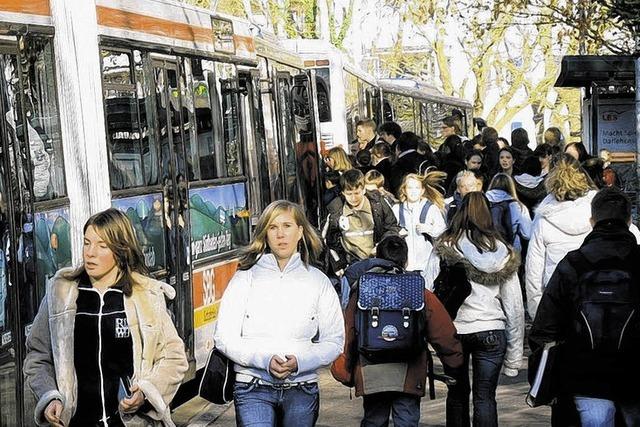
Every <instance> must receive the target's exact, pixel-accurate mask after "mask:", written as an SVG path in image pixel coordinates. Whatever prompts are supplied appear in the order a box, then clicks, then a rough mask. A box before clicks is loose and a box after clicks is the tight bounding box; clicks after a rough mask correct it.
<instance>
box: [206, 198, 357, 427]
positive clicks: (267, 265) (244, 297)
mask: <svg viewBox="0 0 640 427" xmlns="http://www.w3.org/2000/svg"><path fill="white" fill-rule="evenodd" d="M321 246H322V244H321V241H320V238H319V237H318V236H317V234H316V233H315V231H314V230H313V228H312V227H311V225H310V224H309V222H308V221H307V219H306V217H305V215H304V212H303V211H302V209H301V208H300V206H298V205H296V204H294V203H291V202H288V201H283V200H281V201H276V202H273V203H271V204H270V205H269V206H267V208H266V209H265V211H264V212H263V213H262V215H261V216H260V218H259V220H258V224H257V225H256V229H255V231H254V239H253V241H252V243H251V244H250V246H249V247H248V248H246V249H245V251H244V254H243V256H242V257H241V259H240V265H239V271H238V272H236V274H235V275H234V276H233V278H232V279H231V282H230V283H229V286H228V287H227V290H226V291H225V293H224V295H223V297H222V302H221V304H220V312H219V315H218V323H217V325H216V332H215V334H214V339H215V345H216V347H217V348H218V349H219V350H220V351H221V352H222V353H224V354H225V355H226V356H227V357H229V359H231V360H232V361H233V362H234V363H235V365H234V369H235V372H236V383H235V387H234V403H235V408H236V422H237V425H238V426H245V425H255V424H260V425H274V426H275V425H279V426H283V427H287V426H313V425H315V422H316V420H317V418H318V410H319V392H318V375H317V373H316V370H317V369H318V368H319V367H321V366H325V365H329V364H331V362H333V361H334V360H335V359H336V358H337V357H338V355H339V354H340V352H341V351H342V348H343V345H344V322H343V317H342V310H341V308H340V303H339V301H338V295H337V294H336V292H335V290H334V289H333V286H332V285H331V282H330V281H329V279H328V278H327V276H325V275H324V274H323V273H322V272H321V271H320V270H318V269H316V268H314V267H312V266H311V265H310V263H312V262H314V261H315V259H316V257H317V256H318V255H319V254H320V250H321Z"/></svg>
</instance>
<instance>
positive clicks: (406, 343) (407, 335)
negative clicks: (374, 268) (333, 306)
mask: <svg viewBox="0 0 640 427" xmlns="http://www.w3.org/2000/svg"><path fill="white" fill-rule="evenodd" d="M424 292H425V290H424V279H423V278H422V276H421V275H420V273H417V272H410V273H402V272H399V273H398V274H393V273H365V274H364V275H362V277H360V280H359V284H358V307H357V311H356V333H357V336H358V351H359V352H360V354H361V355H362V356H364V357H365V358H366V359H367V360H368V361H369V362H370V363H390V362H404V361H408V360H410V359H412V358H413V357H415V356H416V355H417V354H419V353H420V352H421V351H423V350H424V349H425V348H426V334H425V315H424V308H425V301H424Z"/></svg>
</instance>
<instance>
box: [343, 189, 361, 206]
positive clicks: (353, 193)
mask: <svg viewBox="0 0 640 427" xmlns="http://www.w3.org/2000/svg"><path fill="white" fill-rule="evenodd" d="M364 193H365V189H364V188H358V189H355V190H345V191H343V192H342V195H343V196H344V198H345V200H346V201H347V203H348V204H349V206H351V207H352V208H355V207H358V206H360V204H361V203H362V200H363V199H364Z"/></svg>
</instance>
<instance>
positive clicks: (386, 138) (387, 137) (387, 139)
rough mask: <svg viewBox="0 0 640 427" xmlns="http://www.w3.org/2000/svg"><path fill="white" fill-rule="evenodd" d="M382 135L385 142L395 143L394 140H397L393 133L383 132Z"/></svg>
mask: <svg viewBox="0 0 640 427" xmlns="http://www.w3.org/2000/svg"><path fill="white" fill-rule="evenodd" d="M380 137H381V138H382V139H383V140H384V142H386V143H387V144H393V141H395V140H396V139H395V138H394V137H393V135H389V134H388V133H386V132H382V133H381V134H380Z"/></svg>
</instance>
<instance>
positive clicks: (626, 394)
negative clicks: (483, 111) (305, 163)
mask: <svg viewBox="0 0 640 427" xmlns="http://www.w3.org/2000/svg"><path fill="white" fill-rule="evenodd" d="M461 119H462V118H461V116H460V115H459V113H458V112H456V111H455V110H454V112H453V113H452V115H451V116H449V117H446V118H445V119H444V120H442V134H443V136H444V141H443V143H442V144H441V145H440V146H439V147H438V148H437V150H435V151H433V150H432V148H431V146H429V145H428V144H426V143H425V142H424V141H423V140H422V139H421V138H420V137H419V136H418V135H416V134H415V133H412V132H402V129H401V128H400V126H399V125H398V124H396V123H384V124H382V125H381V126H380V127H376V124H375V123H374V122H373V121H372V120H362V121H360V122H359V123H358V125H357V132H356V134H357V136H358V138H357V139H356V141H354V142H353V143H352V144H350V145H349V152H347V151H345V150H344V149H342V148H340V147H335V148H332V149H331V150H329V151H328V152H327V153H326V156H325V166H326V171H325V172H326V173H325V174H324V177H325V192H324V195H323V202H324V205H323V206H324V207H325V215H324V222H323V226H322V229H321V230H315V229H314V228H313V227H312V226H311V224H310V223H309V221H308V220H307V218H306V216H305V213H304V211H303V209H302V208H301V206H300V205H298V204H295V203H292V202H288V201H275V202H273V203H271V204H270V205H269V206H268V207H267V208H266V209H265V210H264V211H263V212H262V214H261V215H260V218H259V220H258V222H257V224H256V226H255V229H254V232H253V238H252V240H251V243H250V244H249V245H248V246H247V247H246V248H244V250H243V252H242V255H241V257H240V262H239V267H238V271H237V272H236V273H235V275H234V276H233V278H232V280H231V282H230V283H229V285H228V287H227V290H226V291H225V293H224V295H223V298H222V301H221V303H220V307H219V312H218V321H217V325H216V331H215V334H214V340H215V346H216V348H217V349H218V350H219V351H220V352H221V353H222V354H224V355H226V357H228V358H229V359H230V360H231V361H232V362H233V364H234V371H235V383H234V391H233V396H234V404H235V408H236V422H237V425H239V426H276V425H277V426H285V427H286V426H313V425H315V423H316V421H317V419H318V414H319V408H320V405H319V388H318V369H319V368H320V367H322V366H327V365H331V372H332V374H333V376H334V377H335V378H336V380H338V381H340V382H341V383H343V384H345V385H347V386H349V387H355V394H356V396H362V397H363V408H364V417H363V419H362V423H361V425H362V426H386V425H388V423H389V418H390V417H391V416H392V417H393V421H394V425H396V426H399V427H402V426H417V425H418V423H419V418H420V400H421V398H422V397H423V396H424V395H425V393H426V391H427V388H428V385H427V383H428V377H429V375H431V377H432V376H433V373H432V368H433V363H432V360H431V353H430V349H429V347H428V346H427V345H426V344H427V343H428V344H430V345H431V346H432V347H433V349H434V350H435V353H436V354H437V355H438V357H439V358H440V360H441V362H442V365H443V368H444V373H445V374H446V375H445V376H444V377H443V378H444V379H445V381H447V385H448V394H447V398H446V425H447V426H470V425H472V424H473V425H474V426H498V425H499V414H498V409H497V404H496V389H497V385H498V381H499V378H500V375H501V374H504V375H506V376H509V377H514V376H517V375H518V371H519V370H520V369H521V368H522V367H523V366H522V361H523V356H524V352H525V324H526V323H527V322H530V323H531V324H532V327H531V332H530V335H529V344H530V347H531V349H532V350H533V351H540V350H541V349H542V348H544V347H545V345H547V344H548V343H550V342H557V341H559V342H563V343H565V344H564V348H565V351H564V353H563V354H564V357H565V358H564V359H562V360H563V361H564V362H558V364H559V365H560V366H562V369H561V373H559V374H558V375H559V378H558V382H560V383H562V384H563V386H562V388H561V389H559V390H558V391H557V396H556V397H557V399H556V401H555V404H554V406H553V416H552V423H553V424H554V425H561V426H571V425H582V426H614V425H617V424H616V419H618V420H619V421H620V420H621V422H623V423H626V425H627V426H635V425H640V403H639V402H640V396H638V392H635V391H632V390H630V388H629V385H632V386H634V387H633V388H634V389H636V390H637V382H636V381H637V380H639V379H640V368H638V367H637V366H638V364H637V362H636V361H637V357H638V356H639V355H640V350H639V348H640V321H638V311H637V310H638V309H640V298H639V295H640V289H639V288H638V277H639V276H638V275H637V274H636V267H635V262H636V261H637V259H638V255H639V254H640V250H639V249H638V243H639V242H640V232H639V231H638V229H637V228H636V227H635V225H633V224H632V221H631V204H630V202H629V199H628V198H627V197H626V195H625V194H624V193H623V192H622V191H620V189H618V188H617V187H618V186H619V185H620V182H619V179H618V178H617V177H616V175H615V172H614V171H613V170H612V169H611V167H610V165H609V164H608V163H607V161H608V159H607V158H606V157H607V153H603V157H605V160H602V159H594V158H592V157H591V156H589V154H588V153H587V150H586V149H585V147H584V145H582V144H581V143H570V144H565V142H564V140H563V137H562V134H561V132H560V131H559V130H558V129H557V128H550V129H548V130H547V131H546V132H545V134H544V142H543V143H541V144H540V145H538V146H537V147H535V149H533V150H532V149H531V148H530V140H529V137H528V135H527V132H526V131H525V130H524V129H515V130H514V131H513V132H512V134H511V143H509V140H508V139H506V138H502V137H500V136H499V135H498V132H497V131H496V130H495V129H493V128H491V127H484V128H483V129H482V130H481V132H480V133H479V134H478V135H476V136H475V137H473V138H472V139H469V138H466V137H464V136H463V135H462V121H461ZM84 232H85V234H84V236H85V237H84V250H83V259H84V262H83V264H82V266H80V267H79V268H77V269H66V270H62V271H60V272H59V273H58V274H57V275H56V277H55V278H54V279H53V280H52V281H51V283H50V284H49V286H48V289H47V296H46V297H45V299H44V300H43V304H42V305H41V307H40V310H39V313H38V315H37V316H36V319H35V321H34V326H33V328H32V331H31V334H30V336H29V339H28V341H27V357H26V360H25V367H24V371H25V379H26V385H27V387H28V389H30V390H31V391H32V393H33V395H34V397H35V398H36V400H37V404H36V407H35V420H36V422H37V423H38V424H50V425H54V426H67V425H71V426H74V425H75V426H80V425H82V426H85V425H92V426H93V425H101V426H121V425H134V424H135V425H165V426H171V425H173V423H172V421H171V417H170V410H169V403H170V402H171V400H172V398H173V396H174V395H175V393H176V391H177V388H178V386H179V384H180V382H181V381H182V379H183V377H184V374H185V371H186V369H187V362H186V355H185V351H184V345H183V343H182V341H181V339H180V338H179V337H178V335H177V333H176V329H175V327H174V325H173V322H172V320H171V318H170V317H169V315H168V314H167V311H166V305H165V296H167V297H169V298H171V297H172V296H173V295H175V291H174V290H173V288H172V287H170V286H168V285H166V284H164V283H162V282H158V281H155V280H153V279H150V278H148V277H147V276H146V274H147V271H146V269H145V268H144V262H143V258H142V254H141V251H140V248H139V245H138V243H137V240H136V238H135V232H134V231H133V227H132V226H131V223H130V222H129V220H128V219H127V218H126V216H125V215H124V214H122V213H121V212H119V211H117V210H115V209H110V210H107V211H104V212H101V213H99V214H96V215H94V216H92V217H91V218H90V219H89V221H88V222H87V223H86V225H85V229H84ZM370 272H378V273H382V274H391V273H392V274H394V275H398V276H399V275H403V274H405V272H408V273H407V274H409V276H407V277H406V279H408V280H410V281H411V280H416V279H417V278H419V279H420V280H421V282H420V283H421V285H420V289H419V293H422V292H424V295H418V296H416V295H413V296H412V298H417V300H418V301H422V302H423V306H421V307H420V308H419V310H420V313H421V315H420V316H418V317H416V319H418V320H417V321H418V323H419V327H418V328H417V329H416V330H417V331H418V332H417V334H418V335H417V336H419V339H418V341H419V342H417V343H416V348H417V350H416V351H413V352H408V353H406V354H403V356H402V358H400V357H399V358H398V360H395V359H394V358H393V357H391V358H389V357H388V355H387V358H386V359H385V360H376V359H374V358H373V357H372V356H371V355H372V354H373V353H371V352H365V351H363V349H362V348H361V347H360V346H361V337H360V336H359V334H361V333H362V332H361V328H362V327H363V325H362V317H361V312H362V311H363V308H362V307H361V305H360V300H359V296H360V290H361V289H360V286H361V285H360V279H361V278H362V277H364V275H366V274H369V273H370ZM412 272H413V273H412ZM412 274H413V275H412ZM391 280H393V279H391ZM452 283H453V286H452V285H451V284H452ZM463 284H464V288H465V289H466V293H465V294H464V295H462V296H461V297H458V302H457V304H456V305H455V306H454V305H452V303H451V299H450V298H449V297H446V299H445V296H446V295H445V294H444V293H442V286H449V287H450V289H461V288H463V286H462V285H463ZM423 288H424V289H423ZM388 289H389V290H388V292H391V293H394V295H396V297H395V300H398V299H401V297H400V296H399V295H400V294H401V292H399V291H398V290H397V289H395V288H394V287H390V288H388ZM385 292H387V291H385ZM383 297H384V296H383V295H377V296H376V297H375V298H374V300H375V301H377V302H376V304H378V305H380V299H381V298H383ZM391 299H392V300H393V299H394V298H391ZM403 304H405V303H404V302H403ZM406 304H408V303H406ZM370 311H371V313H369V314H370V315H371V316H373V319H374V320H373V327H377V326H378V325H377V319H378V316H379V315H380V313H379V308H378V306H375V307H374V308H371V309H370ZM527 317H528V318H529V319H528V320H527ZM398 319H399V320H398V321H399V322H400V323H401V324H404V327H405V328H409V326H410V324H411V321H412V320H411V319H413V318H411V316H410V310H409V309H408V308H402V311H401V315H400V316H399V317H398ZM603 319H605V320H603ZM593 325H597V327H595V328H592V326H593ZM389 326H390V325H387V326H385V328H384V330H383V331H382V337H383V338H384V340H385V341H388V342H393V341H394V340H396V338H397V337H398V335H397V330H395V331H394V329H395V328H389V329H387V328H388V327H389ZM107 347H109V348H110V349H111V351H105V350H103V349H105V348H107ZM114 349H115V351H114ZM84 352H88V353H84ZM87 354H93V355H96V357H95V358H90V357H87ZM562 363H564V365H563V364H562ZM530 368H531V367H530ZM470 374H471V375H470ZM123 389H124V390H123Z"/></svg>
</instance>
